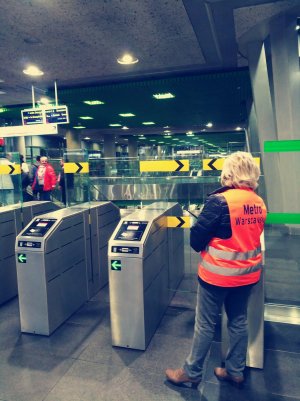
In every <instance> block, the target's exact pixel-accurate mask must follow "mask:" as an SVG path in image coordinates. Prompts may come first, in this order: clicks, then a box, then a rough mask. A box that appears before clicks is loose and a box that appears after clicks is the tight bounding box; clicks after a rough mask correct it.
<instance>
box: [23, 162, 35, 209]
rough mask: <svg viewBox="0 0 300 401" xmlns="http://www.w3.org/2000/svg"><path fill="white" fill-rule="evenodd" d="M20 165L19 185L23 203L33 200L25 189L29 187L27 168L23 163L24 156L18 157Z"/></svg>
mask: <svg viewBox="0 0 300 401" xmlns="http://www.w3.org/2000/svg"><path fill="white" fill-rule="evenodd" d="M20 165H21V185H22V196H23V201H24V202H29V201H31V200H32V199H33V197H32V195H31V194H29V193H28V191H27V187H28V186H29V185H30V177H29V167H28V164H27V163H26V162H25V161H24V156H23V155H20Z"/></svg>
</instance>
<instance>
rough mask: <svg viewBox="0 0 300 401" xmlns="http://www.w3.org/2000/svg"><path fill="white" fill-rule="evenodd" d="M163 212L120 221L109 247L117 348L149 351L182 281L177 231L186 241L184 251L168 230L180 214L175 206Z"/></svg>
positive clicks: (138, 214)
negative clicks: (171, 219)
mask: <svg viewBox="0 0 300 401" xmlns="http://www.w3.org/2000/svg"><path fill="white" fill-rule="evenodd" d="M163 206H164V207H163ZM163 206H162V207H161V208H160V209H159V206H158V205H157V206H156V207H155V206H153V207H154V208H153V209H152V208H151V207H150V208H147V209H142V210H140V211H136V212H134V213H132V214H130V215H127V216H126V217H124V218H122V219H121V221H120V223H119V225H118V226H117V228H116V230H115V231H114V233H113V235H112V237H111V239H110V241H109V249H108V256H109V290H110V311H111V329H112V345H114V346H119V347H126V348H133V349H140V350H145V349H146V347H147V345H148V344H149V342H150V340H151V338H152V336H153V334H154V333H155V330H156V328H157V326H158V324H159V322H160V320H161V318H162V316H163V314H164V312H165V309H166V308H167V306H168V305H169V302H170V299H171V296H172V295H173V293H172V294H170V288H171V287H173V286H175V285H176V284H175V281H174V279H173V278H174V277H175V278H176V279H175V280H176V282H178V283H179V281H180V279H181V278H182V275H183V268H184V266H183V251H184V247H183V232H182V230H181V229H177V230H179V231H180V232H181V234H180V235H181V236H182V244H181V245H180V241H179V237H180V235H179V237H178V238H177V236H176V235H174V236H172V234H171V233H170V232H169V229H168V228H167V226H166V216H172V215H175V216H180V215H182V209H181V207H180V206H179V204H177V203H166V204H165V205H163ZM173 230H174V229H173ZM175 230H176V229H175ZM175 248H176V250H175ZM177 248H178V249H177ZM180 252H181V253H182V255H181V254H180ZM171 254H172V255H171ZM175 256H176V258H177V259H176V261H175ZM172 258H173V259H172ZM170 261H172V262H173V264H172V263H169V262H170ZM177 261H178V263H177ZM181 261H182V265H180V263H181ZM177 269H178V270H179V271H178V272H177V271H176V270H177Z"/></svg>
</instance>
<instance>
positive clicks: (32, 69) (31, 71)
mask: <svg viewBox="0 0 300 401" xmlns="http://www.w3.org/2000/svg"><path fill="white" fill-rule="evenodd" d="M23 72H24V74H26V75H31V76H32V77H39V76H41V75H44V73H43V71H41V70H40V69H39V68H38V67H36V66H35V65H30V66H29V67H27V68H26V69H25V70H23Z"/></svg>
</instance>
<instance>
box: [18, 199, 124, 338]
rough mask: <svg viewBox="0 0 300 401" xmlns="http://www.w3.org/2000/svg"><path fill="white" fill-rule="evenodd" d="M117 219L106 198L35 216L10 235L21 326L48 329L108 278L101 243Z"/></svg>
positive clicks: (30, 329)
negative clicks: (16, 233)
mask: <svg viewBox="0 0 300 401" xmlns="http://www.w3.org/2000/svg"><path fill="white" fill-rule="evenodd" d="M119 220H120V211H119V209H118V208H117V207H116V206H115V205H114V204H113V203H111V202H93V203H92V204H88V203H87V204H82V205H77V206H74V207H71V208H68V209H63V210H58V211H56V212H52V213H47V214H44V215H42V216H40V217H38V218H35V219H33V220H32V221H31V223H30V224H29V225H28V226H27V227H26V228H25V229H24V230H23V231H22V232H21V233H20V235H19V236H18V237H17V240H16V260H17V275H18V287H19V304H20V318H21V331H22V332H27V333H35V334H45V335H50V334H51V333H52V332H53V331H54V330H55V329H56V328H57V327H58V326H59V325H60V324H62V323H63V322H64V321H65V320H66V319H67V318H68V317H69V316H70V315H71V314H72V313H74V312H75V311H76V310H77V309H78V308H79V307H80V306H81V305H82V304H83V303H84V302H85V301H87V300H88V299H90V298H91V297H92V296H93V295H95V294H96V292H97V291H99V289H100V288H101V287H103V286H104V285H105V284H107V280H108V271H107V269H108V260H107V244H108V239H109V237H110V236H111V233H112V232H113V230H114V229H115V227H116V226H117V224H118V222H119Z"/></svg>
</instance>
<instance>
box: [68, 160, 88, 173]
mask: <svg viewBox="0 0 300 401" xmlns="http://www.w3.org/2000/svg"><path fill="white" fill-rule="evenodd" d="M64 172H65V173H66V174H71V173H74V174H84V173H88V172H89V163H87V162H74V163H71V162H70V163H65V164H64Z"/></svg>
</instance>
